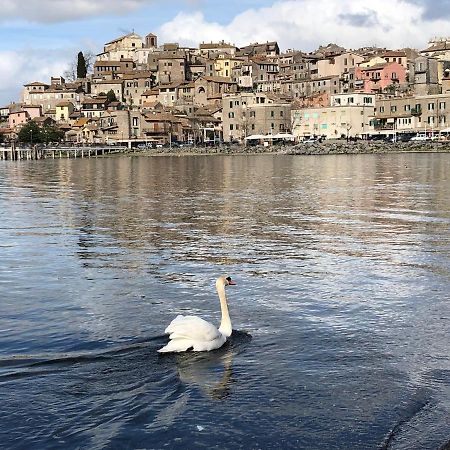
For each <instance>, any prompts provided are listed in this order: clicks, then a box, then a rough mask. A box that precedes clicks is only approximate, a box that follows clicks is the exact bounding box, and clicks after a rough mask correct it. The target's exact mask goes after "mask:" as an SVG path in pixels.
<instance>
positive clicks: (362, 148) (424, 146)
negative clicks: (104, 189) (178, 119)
mask: <svg viewBox="0 0 450 450" xmlns="http://www.w3.org/2000/svg"><path fill="white" fill-rule="evenodd" d="M398 152H413V153H424V152H425V153H434V152H439V153H446V152H450V141H430V142H381V141H363V140H361V141H355V142H353V141H352V142H347V141H345V140H340V141H337V140H336V141H323V142H314V143H299V144H295V145H272V146H269V147H265V146H263V145H255V146H253V145H252V146H244V145H222V146H216V147H202V146H199V147H177V148H175V147H173V148H168V147H162V148H156V149H148V150H143V151H136V152H131V153H133V154H141V155H142V154H144V155H148V156H156V155H217V154H218V155H239V154H241V155H252V154H286V155H341V154H373V153H398Z"/></svg>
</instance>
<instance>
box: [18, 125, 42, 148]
mask: <svg viewBox="0 0 450 450" xmlns="http://www.w3.org/2000/svg"><path fill="white" fill-rule="evenodd" d="M17 138H18V140H19V142H26V143H29V144H37V143H39V142H42V131H41V129H40V128H39V126H38V124H37V123H36V122H33V121H30V122H28V123H27V124H25V125H24V126H23V127H22V128H21V129H20V131H19V133H18V135H17Z"/></svg>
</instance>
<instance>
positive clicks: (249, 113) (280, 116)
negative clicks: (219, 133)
mask: <svg viewBox="0 0 450 450" xmlns="http://www.w3.org/2000/svg"><path fill="white" fill-rule="evenodd" d="M222 127H223V139H224V141H225V142H231V141H236V140H238V141H241V142H243V141H244V140H245V138H246V137H248V136H251V135H257V134H258V135H275V134H278V133H287V132H289V131H290V130H291V105H290V103H284V102H282V101H281V100H277V99H276V98H270V96H268V95H266V94H264V93H256V94H255V93H251V92H241V93H236V94H227V95H224V96H223V98H222Z"/></svg>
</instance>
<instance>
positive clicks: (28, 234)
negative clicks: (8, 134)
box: [0, 154, 450, 449]
mask: <svg viewBox="0 0 450 450" xmlns="http://www.w3.org/2000/svg"><path fill="white" fill-rule="evenodd" d="M449 177H450V156H449V155H444V154H442V155H429V154H427V155H420V154H409V155H390V154H386V155H359V156H358V155H352V156H345V155H342V156H333V157H295V156H272V155H269V156H254V157H246V156H236V157H234V156H233V157H231V156H230V157H220V156H217V157H195V158H189V157H187V158H184V157H180V158H178V157H177V158H171V157H169V158H165V157H164V158H122V157H121V158H110V159H99V160H76V161H75V160H70V161H68V160H55V161H40V162H32V161H30V162H25V161H23V162H20V163H18V164H0V219H1V225H0V246H1V258H0V287H1V297H2V299H1V307H2V314H1V315H0V330H1V333H2V336H1V341H2V346H1V348H0V355H1V356H4V357H5V358H6V359H5V361H6V362H7V364H8V367H9V364H13V361H15V360H16V358H18V356H20V355H24V354H31V355H33V354H34V355H38V354H48V355H50V356H49V358H51V355H55V354H60V353H66V352H67V353H69V354H70V353H71V352H86V353H87V354H88V355H91V354H92V355H95V354H98V352H101V351H103V350H105V351H106V350H107V349H110V348H112V347H115V346H116V345H120V344H127V343H135V342H144V341H145V342H146V344H145V345H144V346H141V347H139V348H136V351H129V350H126V351H125V352H124V353H123V354H120V355H117V354H114V355H110V357H109V356H108V357H107V358H105V359H103V358H102V359H101V360H98V361H93V362H92V363H89V364H85V363H84V360H83V361H78V362H76V363H75V364H74V365H71V366H70V367H69V368H65V369H64V370H61V371H59V367H57V368H58V372H54V371H53V368H54V367H53V366H52V370H51V371H49V372H48V373H42V374H40V375H39V374H32V375H31V376H30V377H29V376H28V374H27V376H26V377H16V378H14V377H13V378H11V380H9V381H7V382H8V388H9V389H8V391H6V390H5V391H2V392H1V393H0V396H1V399H0V405H1V406H0V409H1V410H0V413H2V412H5V411H6V412H7V414H3V416H4V417H6V419H5V420H6V421H7V422H5V423H6V428H8V426H10V425H12V424H15V423H16V422H17V423H18V424H19V427H18V429H17V431H16V432H15V433H14V434H10V433H9V434H8V436H11V437H8V436H7V438H6V440H5V442H7V443H8V444H9V443H11V442H12V440H13V437H14V440H15V441H17V442H24V439H26V436H28V440H27V441H25V442H26V443H29V444H30V445H29V447H30V448H32V447H35V448H41V447H42V448H44V447H51V445H52V444H55V442H56V439H57V438H58V436H57V437H54V436H55V434H58V433H59V436H63V437H67V436H68V435H69V436H70V438H71V439H72V440H71V442H75V444H74V445H79V446H80V447H81V446H84V447H86V448H95V447H97V448H105V447H108V446H109V447H126V446H127V445H128V446H130V447H131V446H133V447H134V448H163V447H164V446H166V447H167V446H171V448H190V447H189V446H197V447H198V448H214V447H215V446H217V443H218V442H227V440H226V439H227V437H229V435H232V436H233V437H234V439H235V440H236V442H235V444H236V448H256V447H263V448H308V449H314V448H330V449H332V448H342V449H344V448H345V449H347V448H376V447H377V445H380V444H381V443H383V442H388V446H389V447H392V448H395V445H396V443H399V442H400V439H402V442H403V443H404V444H402V445H403V448H409V449H412V448H420V447H418V446H417V445H416V444H415V443H414V442H415V441H414V439H416V437H417V435H418V434H419V433H420V434H422V436H425V435H426V436H427V440H428V442H433V443H438V444H437V445H434V448H437V447H438V446H439V442H441V443H444V442H446V441H448V436H447V435H446V432H445V429H446V427H445V426H441V427H440V428H441V429H442V430H444V431H441V432H439V431H435V437H434V438H432V437H430V436H429V434H430V433H428V434H427V433H426V431H427V430H430V429H431V428H432V426H431V425H432V424H433V423H438V424H441V425H442V424H445V423H446V418H447V417H448V414H447V413H446V412H447V411H449V409H450V395H449V393H448V373H449V370H450V359H449V357H448V345H447V343H448V339H447V336H448V333H449V332H450V326H449V323H448V318H449V317H450V310H449V302H448V300H449V297H448V282H449V280H450V272H449V267H450V264H449V259H450V235H449V233H448V229H449V225H450V207H449V198H450V183H449ZM224 272H227V273H229V274H231V275H232V276H233V277H235V278H236V279H237V280H238V288H237V289H236V290H235V291H234V292H233V295H232V298H231V299H230V300H231V301H230V309H231V313H232V318H233V325H234V326H235V327H236V328H237V329H249V330H251V333H252V336H253V340H252V341H251V345H250V344H249V341H246V340H245V339H243V340H242V343H241V341H240V339H241V338H242V336H241V337H240V335H239V334H237V336H236V339H235V338H234V337H233V339H232V340H231V342H230V343H229V344H228V345H227V346H226V347H224V348H222V349H221V350H219V351H218V352H213V353H208V354H200V355H196V354H187V355H171V356H168V357H167V358H160V357H159V355H158V354H157V353H156V350H157V348H160V347H161V346H162V345H163V342H162V338H158V336H160V335H161V333H162V332H163V329H164V326H165V325H166V324H167V323H169V322H170V320H171V319H172V318H173V313H174V311H176V312H182V311H188V313H189V314H196V313H201V315H202V316H204V317H205V318H206V319H208V320H212V321H214V322H215V321H216V320H217V299H216V294H215V291H214V286H213V285H211V280H213V279H215V278H216V277H217V275H218V274H221V273H224ZM194 282H195V283H194ZM233 336H234V335H233ZM152 339H156V340H157V342H154V341H153V340H152ZM147 341H150V342H149V343H148V344H147ZM247 344H249V345H247ZM125 348H127V346H126V345H125ZM11 361H12V362H11ZM0 365H1V364H0ZM34 376H35V378H33V377H34ZM27 380H33V382H32V383H31V382H30V383H29V382H27ZM56 384H57V385H58V386H59V387H60V389H59V390H58V392H56V391H55V389H54V386H55V385H56ZM22 399H23V400H22ZM33 402H37V403H33ZM224 403H226V406H227V408H224V407H223V406H224ZM29 404H33V405H34V410H33V411H31V412H30V411H29V408H28V405H29ZM49 405H50V407H49ZM421 405H427V406H426V407H422V406H421ZM54 411H56V412H57V413H54ZM8 412H9V413H11V414H10V415H8ZM14 414H15V415H14ZM30 417H31V418H32V420H31V421H30ZM224 423H226V426H224ZM399 423H400V424H402V425H401V426H398V424H399ZM197 424H199V425H201V426H205V424H208V427H209V429H211V432H210V433H200V434H199V431H198V429H197V428H196V425H197ZM409 424H411V426H409ZM3 427H5V425H3ZM43 429H44V431H43ZM48 430H57V431H56V432H54V433H53V437H52V436H51V435H52V432H49V431H48ZM392 430H394V434H392V433H391V432H392ZM414 430H418V431H417V432H414ZM0 432H1V427H0ZM390 433H391V434H390ZM391 435H392V436H394V437H395V439H391V438H388V441H387V440H386V439H387V438H386V436H391ZM30 436H31V437H30ZM36 436H37V437H36ZM93 436H94V437H93ZM167 436H169V437H167ZM401 436H404V438H401ZM8 439H9V440H8ZM52 439H55V440H54V441H52ZM77 439H78V440H77ZM96 439H97V440H96ZM2 442H3V441H2ZM421 442H424V441H423V440H422V441H421ZM192 443H193V444H192ZM59 444H60V445H63V444H61V443H59ZM10 447H14V445H11V446H10ZM399 448H402V446H401V445H399ZM422 448H427V446H426V445H423V446H422ZM431 448H433V446H432V447H431Z"/></svg>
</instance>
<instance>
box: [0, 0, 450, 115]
mask: <svg viewBox="0 0 450 450" xmlns="http://www.w3.org/2000/svg"><path fill="white" fill-rule="evenodd" d="M131 31H135V32H136V33H138V34H140V35H141V36H145V35H146V34H148V33H150V32H151V33H154V34H156V35H157V36H158V42H159V43H160V44H161V43H164V42H178V43H180V44H181V45H188V46H195V47H198V44H199V43H201V42H211V41H213V42H217V41H219V40H222V39H223V40H225V41H226V42H230V43H233V44H235V45H237V46H243V45H246V44H249V43H253V42H266V41H272V40H276V41H278V44H279V46H280V49H281V50H282V51H284V50H287V49H292V48H294V49H297V50H303V51H308V52H309V51H312V50H315V49H316V48H317V47H318V46H319V45H326V44H328V43H331V42H333V43H336V44H339V45H342V46H344V47H346V48H358V47H362V46H371V45H377V46H382V47H387V48H390V49H398V48H404V47H413V48H417V49H419V50H420V49H424V48H426V47H427V43H428V41H429V39H431V38H434V37H446V33H449V34H450V0H376V1H375V0H374V1H368V0H277V1H274V0H259V1H256V0H227V1H213V0H173V1H172V0H0V106H5V105H7V104H9V103H10V102H11V101H16V102H17V101H18V100H19V94H20V91H21V89H22V87H23V84H26V83H29V82H33V81H42V82H49V79H50V76H59V75H62V74H63V73H64V71H66V70H67V69H68V68H69V66H70V65H71V64H72V63H73V62H74V61H75V60H76V55H77V53H78V52H79V51H80V50H81V51H83V52H88V51H89V52H92V53H94V54H97V53H100V52H101V51H102V49H103V45H104V44H105V43H106V42H109V41H111V40H113V39H115V38H117V37H119V36H122V35H124V34H127V33H129V32H131Z"/></svg>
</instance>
